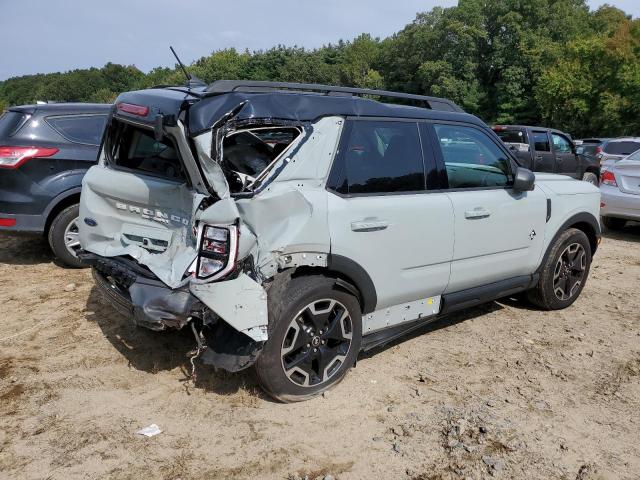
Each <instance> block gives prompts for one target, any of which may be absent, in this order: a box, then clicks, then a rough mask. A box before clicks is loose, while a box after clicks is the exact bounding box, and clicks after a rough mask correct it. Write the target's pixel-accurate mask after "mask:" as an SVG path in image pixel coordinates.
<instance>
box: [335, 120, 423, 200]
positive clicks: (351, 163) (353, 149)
mask: <svg viewBox="0 0 640 480" xmlns="http://www.w3.org/2000/svg"><path fill="white" fill-rule="evenodd" d="M329 183H330V185H331V186H332V188H333V189H335V190H336V191H337V192H339V193H343V194H384V193H395V192H415V191H422V190H424V189H425V175H424V162H423V158H422V147H421V144H420V134H419V132H418V124H417V123H415V122H397V121H396V122H394V121H370V120H349V121H347V124H346V126H345V130H344V132H343V137H342V139H341V145H340V151H339V153H338V156H337V158H336V162H335V164H334V168H333V170H332V174H331V179H330V181H329Z"/></svg>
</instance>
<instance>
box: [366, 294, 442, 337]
mask: <svg viewBox="0 0 640 480" xmlns="http://www.w3.org/2000/svg"><path fill="white" fill-rule="evenodd" d="M440 300H441V297H440V295H436V296H435V297H429V298H425V299H422V300H416V301H414V302H407V303H401V304H399V305H394V306H392V307H388V308H383V309H380V310H376V311H375V312H371V313H369V314H367V315H365V316H364V317H363V318H362V323H363V325H362V334H363V335H366V334H368V333H372V332H375V331H377V330H381V329H383V328H387V327H392V326H394V325H399V324H401V323H405V322H411V321H414V320H417V319H420V318H427V317H432V316H433V315H437V314H438V313H439V312H440Z"/></svg>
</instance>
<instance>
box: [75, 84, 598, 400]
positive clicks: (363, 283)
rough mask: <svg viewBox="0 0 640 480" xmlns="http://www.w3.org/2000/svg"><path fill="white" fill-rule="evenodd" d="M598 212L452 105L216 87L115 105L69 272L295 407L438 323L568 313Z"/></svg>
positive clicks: (327, 91)
mask: <svg viewBox="0 0 640 480" xmlns="http://www.w3.org/2000/svg"><path fill="white" fill-rule="evenodd" d="M362 96H366V97H368V98H362ZM371 97H379V98H384V97H394V98H398V97H399V98H400V99H401V100H402V101H403V102H409V101H413V102H418V103H419V104H420V105H421V106H419V107H415V106H406V105H393V104H385V103H381V102H378V101H375V100H373V99H371ZM599 205H600V194H599V191H598V189H597V188H595V187H594V186H593V185H590V184H588V183H585V182H580V181H576V180H573V179H570V178H568V177H564V176H559V175H553V174H536V175H535V176H534V174H532V173H531V172H530V171H528V170H525V169H523V168H518V167H517V166H516V163H515V161H514V159H513V158H512V156H511V154H510V153H509V151H508V150H507V148H506V147H505V145H504V144H503V143H502V142H501V141H500V139H499V138H498V137H497V136H496V134H495V133H494V132H493V131H492V130H491V129H490V128H488V127H487V126H486V125H485V124H484V123H483V122H482V121H480V120H479V119H478V118H476V117H474V116H472V115H468V114H466V113H464V112H462V111H461V110H460V109H459V108H458V107H457V106H456V105H455V104H453V103H451V102H449V101H447V100H444V99H438V98H432V97H422V96H417V95H405V94H399V93H394V92H382V91H372V90H361V89H352V88H344V87H329V86H320V85H301V84H282V83H269V82H240V81H219V82H215V83H213V84H211V85H209V86H191V87H188V88H181V87H172V88H161V89H150V90H144V91H137V92H129V93H124V94H122V95H121V96H120V97H119V98H118V100H117V101H116V106H115V107H114V111H113V113H112V115H111V117H110V119H109V123H108V127H107V133H106V136H105V140H104V142H103V145H102V149H101V154H100V159H99V164H98V165H97V166H95V167H93V168H91V169H90V170H89V172H88V173H87V174H86V176H85V178H84V182H83V190H82V200H81V207H80V219H81V222H80V223H81V229H80V236H81V243H82V247H83V249H84V252H83V253H81V254H80V258H82V259H83V260H84V261H85V262H86V263H88V264H90V265H91V266H93V269H94V275H95V279H96V282H97V285H98V286H99V287H100V288H101V290H102V291H103V292H104V294H105V295H107V296H108V298H110V299H111V301H112V302H113V304H114V306H116V307H118V308H119V309H120V310H121V311H122V312H123V313H125V314H126V315H128V316H130V317H131V318H132V319H133V321H134V322H135V323H136V324H138V325H140V326H144V327H147V328H151V329H154V330H164V329H169V328H173V329H178V328H184V327H186V326H190V327H191V328H192V329H193V330H194V332H195V334H196V338H197V340H198V341H199V342H203V343H206V346H207V348H206V350H205V351H204V353H203V355H202V359H203V361H204V362H207V363H210V364H213V365H215V366H217V367H220V368H224V369H227V370H230V371H238V370H242V369H244V368H247V367H249V366H251V365H254V366H255V369H256V371H257V376H258V378H259V381H260V383H261V385H262V387H263V388H264V389H265V390H266V391H267V392H268V393H269V394H271V395H272V396H273V397H275V398H277V399H280V400H282V401H296V400H302V399H306V398H309V397H311V396H313V395H317V394H318V393H320V392H322V391H323V390H325V389H327V388H329V387H331V386H332V385H334V384H335V383H336V382H338V381H339V380H340V379H341V378H342V377H343V376H344V375H345V374H346V372H347V371H348V370H349V368H351V367H352V366H353V365H354V363H355V361H356V357H357V355H358V354H359V352H361V351H362V350H366V349H369V348H372V347H374V346H377V345H380V344H382V343H385V342H388V341H389V340H391V339H394V338H396V337H398V336H400V335H401V334H403V333H406V332H407V331H409V330H411V329H413V328H417V327H419V326H422V325H424V324H425V323H426V322H429V321H432V320H434V319H436V318H438V317H439V316H440V315H443V314H447V313H449V312H453V311H455V310H459V309H461V308H466V307H469V306H472V305H476V304H479V303H482V302H487V301H491V300H494V299H498V298H501V297H505V296H509V295H513V294H516V293H518V292H525V291H526V292H528V296H529V298H530V299H531V300H532V301H533V302H534V303H535V304H536V305H538V306H540V307H541V308H544V309H560V308H565V307H567V306H569V305H571V303H573V302H574V301H575V300H576V298H577V297H578V296H579V294H580V292H581V290H582V288H583V287H584V284H585V282H586V280H587V276H588V273H589V267H590V264H591V258H592V256H593V254H594V253H595V251H596V248H597V246H598V242H599V239H600V226H599V220H598V214H599Z"/></svg>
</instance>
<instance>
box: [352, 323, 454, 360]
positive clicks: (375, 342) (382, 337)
mask: <svg viewBox="0 0 640 480" xmlns="http://www.w3.org/2000/svg"><path fill="white" fill-rule="evenodd" d="M441 318H442V317H441V316H440V315H434V316H433V317H428V318H419V319H417V320H413V321H411V322H405V323H401V324H399V325H394V326H393V327H389V328H385V329H383V330H378V331H377V332H373V333H370V334H368V335H365V336H363V337H362V346H361V347H360V350H361V351H363V352H368V351H369V350H373V349H374V348H376V347H380V346H382V345H385V344H387V343H389V342H392V341H394V340H395V339H397V338H400V337H402V336H404V335H407V334H408V333H410V332H412V331H414V330H417V329H418V328H420V327H424V326H425V325H429V324H430V323H433V322H435V321H436V320H440V319H441Z"/></svg>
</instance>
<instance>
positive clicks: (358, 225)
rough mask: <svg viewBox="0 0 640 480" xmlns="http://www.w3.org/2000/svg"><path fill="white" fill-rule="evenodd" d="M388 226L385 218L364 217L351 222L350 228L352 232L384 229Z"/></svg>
mask: <svg viewBox="0 0 640 480" xmlns="http://www.w3.org/2000/svg"><path fill="white" fill-rule="evenodd" d="M388 226H389V223H388V222H387V221H385V220H378V219H377V218H365V219H364V220H360V221H358V222H351V230H353V231H354V232H377V231H379V230H385V229H386V228H387V227H388Z"/></svg>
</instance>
